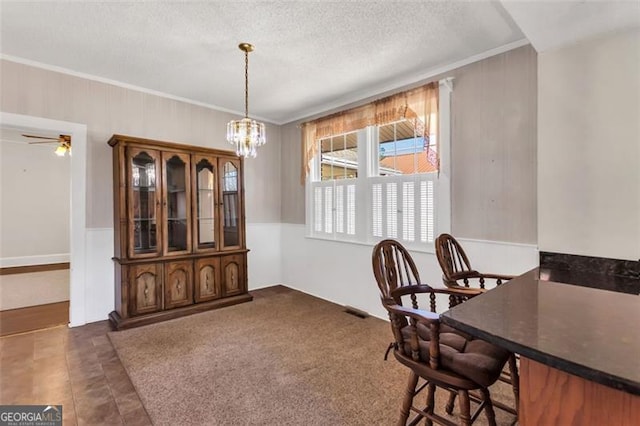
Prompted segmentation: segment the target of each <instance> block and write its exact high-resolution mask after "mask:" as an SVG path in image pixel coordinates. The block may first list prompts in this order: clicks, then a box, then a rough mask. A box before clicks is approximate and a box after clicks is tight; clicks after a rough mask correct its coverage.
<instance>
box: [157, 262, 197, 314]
mask: <svg viewBox="0 0 640 426" xmlns="http://www.w3.org/2000/svg"><path fill="white" fill-rule="evenodd" d="M192 303H193V263H192V262H191V261H190V260H184V261H180V262H168V263H166V264H165V270H164V308H165V309H172V308H177V307H179V306H185V305H191V304H192Z"/></svg>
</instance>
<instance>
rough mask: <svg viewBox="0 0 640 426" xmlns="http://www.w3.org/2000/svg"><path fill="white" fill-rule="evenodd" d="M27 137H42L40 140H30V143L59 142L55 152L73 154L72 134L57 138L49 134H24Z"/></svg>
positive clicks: (60, 154)
mask: <svg viewBox="0 0 640 426" xmlns="http://www.w3.org/2000/svg"><path fill="white" fill-rule="evenodd" d="M22 136H24V137H25V138H34V139H42V140H41V141H39V142H29V144H30V145H31V144H40V143H53V142H57V143H58V144H59V145H58V147H57V148H56V150H55V154H56V155H58V156H60V157H63V156H64V155H65V154H66V153H69V155H71V136H70V135H59V136H58V137H57V138H55V137H54V138H52V137H48V136H37V135H25V134H22Z"/></svg>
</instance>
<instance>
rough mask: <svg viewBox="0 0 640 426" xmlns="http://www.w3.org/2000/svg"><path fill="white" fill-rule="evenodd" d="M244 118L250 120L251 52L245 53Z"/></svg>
mask: <svg viewBox="0 0 640 426" xmlns="http://www.w3.org/2000/svg"><path fill="white" fill-rule="evenodd" d="M244 116H245V118H249V52H248V51H246V52H244Z"/></svg>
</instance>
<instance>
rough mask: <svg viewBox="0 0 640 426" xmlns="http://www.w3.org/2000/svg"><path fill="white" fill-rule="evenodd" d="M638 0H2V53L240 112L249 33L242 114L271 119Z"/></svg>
mask: <svg viewBox="0 0 640 426" xmlns="http://www.w3.org/2000/svg"><path fill="white" fill-rule="evenodd" d="M639 4H640V3H639V2H638V1H637V0H635V1H584V0H573V1H553V2H547V1H514V0H506V1H502V2H498V1H493V2H490V1H484V0H479V1H453V0H452V1H443V0H441V1H402V0H399V1H378V2H375V1H358V0H352V1H341V2H339V1H255V0H254V1H246V2H238V1H181V2H178V1H165V2H154V1H145V2H126V1H84V2H81V1H48V2H35V1H6V0H0V54H1V55H2V56H3V57H4V58H6V59H9V60H14V61H20V62H25V63H31V64H34V65H39V66H46V67H50V68H53V69H62V70H66V71H70V72H73V73H76V74H79V75H83V76H89V77H91V78H97V79H101V80H106V81H111V82H116V83H117V84H124V85H126V86H134V87H137V88H141V89H144V90H148V91H153V92H160V93H162V94H166V95H170V96H173V97H177V98H182V99H186V100H189V101H192V102H196V103H201V104H206V105H208V106H212V107H215V108H218V109H222V110H227V111H232V112H239V113H240V114H242V113H243V111H244V56H243V53H242V52H241V51H240V50H239V49H238V48H237V45H238V43H240V42H245V41H246V42H250V43H253V44H254V45H255V47H256V50H255V52H253V53H251V54H250V58H249V61H250V66H249V80H250V88H249V91H250V99H249V114H250V116H252V117H254V118H258V119H261V120H267V121H271V122H273V123H278V124H281V123H286V122H290V121H294V120H296V119H299V118H303V117H307V116H310V115H315V114H319V113H321V112H323V111H327V110H329V109H332V108H337V107H339V106H342V105H345V104H348V103H352V102H355V101H358V100H361V99H364V98H367V97H371V96H376V95H378V94H380V93H384V92H387V91H389V90H393V89H396V88H398V87H401V86H404V85H409V84H412V83H415V82H417V81H420V80H422V79H424V78H426V77H429V76H430V75H433V73H434V72H435V71H436V70H439V69H442V68H443V67H447V66H450V65H451V64H455V63H458V62H460V61H465V60H468V58H473V57H474V56H477V55H480V56H481V55H483V54H485V53H486V52H490V51H493V52H497V51H500V50H501V49H506V48H510V47H515V46H517V45H521V44H523V43H525V42H526V39H525V34H526V36H527V38H528V39H529V40H531V42H532V43H533V45H534V47H536V48H537V49H538V50H539V51H540V50H545V49H547V48H549V47H553V46H557V45H560V44H566V43H569V42H573V41H577V40H579V39H582V38H586V37H588V36H590V35H594V34H597V33H601V32H605V31H613V30H616V29H619V28H622V27H627V26H633V25H638V22H639V20H640V14H638V5H639ZM503 5H504V7H503ZM514 19H515V22H514ZM516 22H517V24H518V25H516ZM634 22H635V24H634ZM520 28H522V30H523V31H524V34H523V32H522V31H521V30H520Z"/></svg>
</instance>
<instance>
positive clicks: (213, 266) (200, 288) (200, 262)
mask: <svg viewBox="0 0 640 426" xmlns="http://www.w3.org/2000/svg"><path fill="white" fill-rule="evenodd" d="M220 281H221V277H220V258H219V257H204V258H200V259H196V261H195V301H196V303H198V302H205V301H207V300H213V299H218V298H220V297H222V288H221V285H220Z"/></svg>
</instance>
